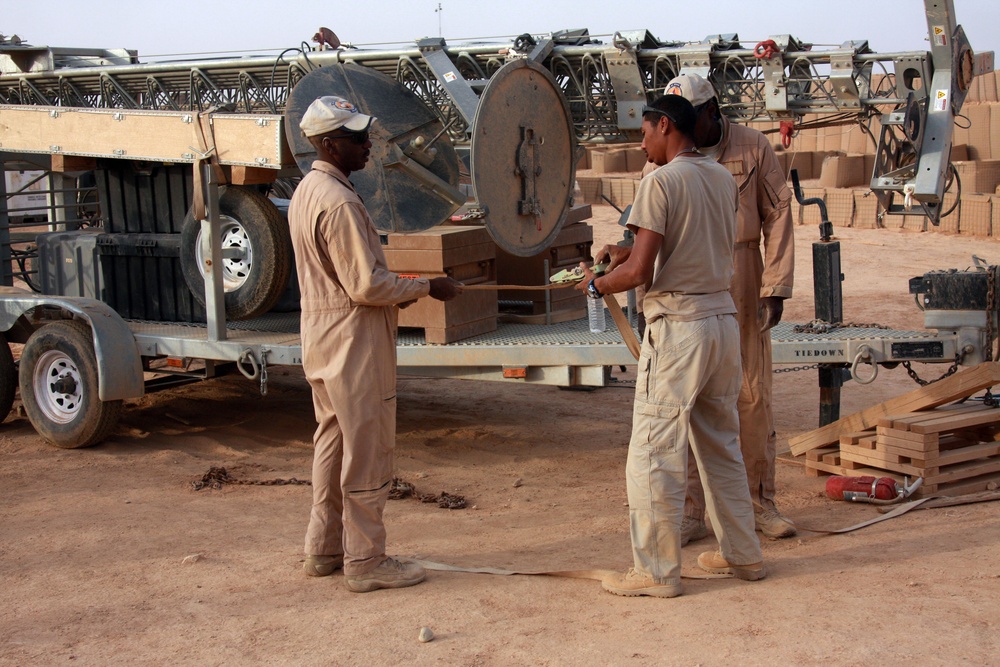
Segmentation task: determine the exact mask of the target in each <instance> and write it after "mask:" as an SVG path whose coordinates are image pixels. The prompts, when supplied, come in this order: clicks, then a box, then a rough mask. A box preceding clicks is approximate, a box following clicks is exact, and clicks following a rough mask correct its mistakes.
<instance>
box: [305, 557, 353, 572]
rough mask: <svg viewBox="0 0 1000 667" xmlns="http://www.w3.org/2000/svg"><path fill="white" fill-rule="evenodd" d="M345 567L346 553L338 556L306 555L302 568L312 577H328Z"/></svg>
mask: <svg viewBox="0 0 1000 667" xmlns="http://www.w3.org/2000/svg"><path fill="white" fill-rule="evenodd" d="M342 567H344V555H343V554H339V555H336V556H306V562H305V563H303V564H302V569H303V570H305V573H306V574H308V575H309V576H310V577H328V576H330V575H331V574H333V573H334V571H336V570H339V569H340V568H342Z"/></svg>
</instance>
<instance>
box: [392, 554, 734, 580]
mask: <svg viewBox="0 0 1000 667" xmlns="http://www.w3.org/2000/svg"><path fill="white" fill-rule="evenodd" d="M411 560H413V562H414V563H419V564H420V565H422V566H423V567H424V569H425V570H434V571H437V572H465V573H468V574H498V575H501V576H505V577H509V576H511V575H514V574H519V575H525V576H533V577H534V576H544V577H565V578H567V579H594V580H596V581H603V580H604V579H605V578H607V577H609V576H611V575H612V574H618V573H619V572H618V570H502V569H500V568H496V567H460V566H458V565H447V564H445V563H436V562H434V561H430V560H418V559H411ZM730 578H732V575H730V574H709V573H707V572H706V573H704V574H701V573H685V572H681V579H730Z"/></svg>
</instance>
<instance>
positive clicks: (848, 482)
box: [826, 475, 923, 505]
mask: <svg viewBox="0 0 1000 667" xmlns="http://www.w3.org/2000/svg"><path fill="white" fill-rule="evenodd" d="M921 483H923V479H917V481H915V482H914V483H913V484H909V485H908V484H905V483H904V484H902V485H900V484H899V483H898V482H897V481H896V480H894V479H892V478H891V477H871V476H867V475H866V476H864V477H841V476H839V475H834V476H833V477H830V478H828V479H827V480H826V497H827V498H830V499H831V500H848V501H852V502H861V503H872V504H874V505H888V504H892V503H898V502H900V501H902V500H904V499H906V498H908V497H910V495H911V494H912V493H913V492H914V491H916V490H917V489H918V488H919V487H920V485H921Z"/></svg>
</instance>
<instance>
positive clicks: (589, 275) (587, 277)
mask: <svg viewBox="0 0 1000 667" xmlns="http://www.w3.org/2000/svg"><path fill="white" fill-rule="evenodd" d="M594 261H595V263H596V261H597V260H596V258H595V260H594ZM580 268H581V269H583V280H581V281H580V282H578V283H577V284H576V286H575V287H574V289H578V290H580V291H581V292H583V293H584V294H586V293H587V285H589V284H590V281H591V280H593V279H594V278H595V277H596V276H595V275H594V272H593V271H591V270H590V267H589V266H587V263H586V262H580Z"/></svg>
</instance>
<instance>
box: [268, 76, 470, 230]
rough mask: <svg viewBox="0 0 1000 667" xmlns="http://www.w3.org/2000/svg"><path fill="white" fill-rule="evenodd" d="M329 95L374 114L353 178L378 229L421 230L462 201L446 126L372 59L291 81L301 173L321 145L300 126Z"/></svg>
mask: <svg viewBox="0 0 1000 667" xmlns="http://www.w3.org/2000/svg"><path fill="white" fill-rule="evenodd" d="M324 95H338V96H340V97H343V98H345V99H347V100H350V101H351V102H353V103H354V105H355V106H357V107H358V109H360V110H361V112H362V113H366V114H369V115H371V116H375V117H376V118H377V120H376V121H375V122H374V123H372V127H371V140H372V149H371V155H370V156H369V162H368V165H367V166H366V167H365V169H364V170H362V171H356V172H354V173H352V174H351V175H350V179H351V182H352V183H353V184H354V187H355V189H356V190H357V191H358V194H360V195H361V197H362V198H363V199H364V200H365V207H366V208H367V209H368V212H369V213H370V214H371V216H372V219H373V220H374V221H375V226H376V227H377V228H378V229H380V230H382V231H386V232H416V231H421V230H424V229H429V228H430V227H433V226H434V225H437V224H440V223H442V222H444V221H445V220H447V219H448V218H449V217H450V216H451V214H452V213H454V212H455V211H456V210H458V208H459V207H460V206H461V205H462V203H463V201H461V200H460V201H457V202H456V201H455V199H456V198H457V197H458V193H457V190H458V179H459V159H458V155H457V154H456V153H455V149H454V147H453V146H452V144H451V140H450V139H449V138H448V136H447V135H446V133H445V132H444V126H443V125H442V124H441V122H440V121H439V120H438V119H437V117H436V116H435V115H434V114H433V112H431V111H430V110H429V109H428V108H427V107H426V106H424V104H423V103H422V102H421V101H420V98H418V97H417V96H416V95H415V94H414V93H412V92H411V91H410V90H408V89H407V88H406V87H404V86H403V85H402V84H401V83H399V82H397V81H395V80H393V79H391V78H390V77H388V76H386V75H385V74H382V73H381V72H379V71H377V70H375V69H373V68H370V67H362V66H360V65H353V64H346V65H341V64H337V65H330V66H327V67H321V68H319V69H315V70H313V71H312V72H310V73H309V74H307V75H306V76H304V77H303V78H302V80H301V81H299V83H298V84H296V86H295V87H294V88H293V89H292V92H291V93H290V94H289V96H288V101H287V103H286V104H285V135H286V137H287V139H288V144H289V146H291V147H292V151H293V153H294V156H295V162H296V164H298V165H299V169H301V170H302V173H303V174H307V173H309V170H310V169H311V168H312V163H313V161H314V160H315V159H316V152H315V150H314V149H313V147H312V145H311V144H310V143H309V142H308V141H307V140H306V138H305V137H303V136H302V133H301V132H300V131H299V121H300V120H302V115H303V114H305V112H306V109H308V108H309V105H310V104H312V102H313V100H315V99H316V98H318V97H322V96H324ZM432 142H433V144H432ZM428 149H430V150H428ZM421 161H422V162H424V163H425V164H421ZM449 191H450V192H451V194H450V195H449V194H445V193H448V192H449ZM463 199H464V198H463Z"/></svg>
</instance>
